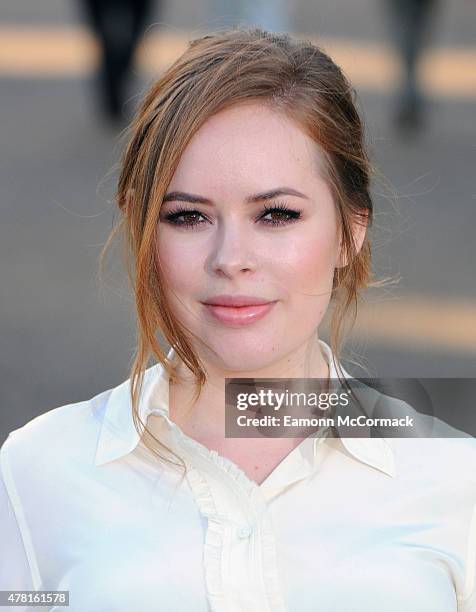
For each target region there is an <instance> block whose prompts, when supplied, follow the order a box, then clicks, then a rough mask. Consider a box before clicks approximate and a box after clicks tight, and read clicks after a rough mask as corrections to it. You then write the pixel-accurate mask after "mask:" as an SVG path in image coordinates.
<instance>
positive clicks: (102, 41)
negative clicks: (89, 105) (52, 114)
mask: <svg viewBox="0 0 476 612" xmlns="http://www.w3.org/2000/svg"><path fill="white" fill-rule="evenodd" d="M80 6H81V9H82V11H83V14H84V16H85V18H86V20H87V21H88V23H89V24H90V26H91V28H92V29H93V31H94V33H95V34H96V36H97V39H98V42H99V45H100V50H101V64H100V68H99V72H98V75H97V77H98V78H97V87H98V97H99V104H100V107H101V110H102V112H103V114H104V115H105V117H106V118H107V119H108V120H111V121H113V122H118V121H120V120H121V119H122V118H123V111H124V109H123V104H124V100H125V96H126V87H127V78H128V74H129V70H130V67H131V64H132V61H133V57H134V52H135V50H136V47H137V45H138V43H139V41H140V38H141V36H142V34H143V32H144V29H145V27H146V25H147V19H148V17H149V15H150V11H151V7H152V0H80Z"/></svg>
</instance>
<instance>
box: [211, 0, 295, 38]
mask: <svg viewBox="0 0 476 612" xmlns="http://www.w3.org/2000/svg"><path fill="white" fill-rule="evenodd" d="M291 5H292V1H291V0H288V1H286V0H241V1H240V2H235V1H234V0H212V2H211V5H210V9H211V22H212V24H213V25H214V26H215V27H217V26H219V27H226V26H234V25H244V26H246V25H251V26H255V27H259V28H262V29H265V30H269V31H272V32H285V31H287V30H289V12H290V9H291Z"/></svg>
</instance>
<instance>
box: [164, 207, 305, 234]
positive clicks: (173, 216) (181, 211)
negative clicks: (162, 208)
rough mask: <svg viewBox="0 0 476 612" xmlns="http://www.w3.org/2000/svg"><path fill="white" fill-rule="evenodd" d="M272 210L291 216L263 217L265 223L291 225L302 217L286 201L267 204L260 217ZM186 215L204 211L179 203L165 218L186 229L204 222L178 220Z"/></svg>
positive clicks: (199, 213)
mask: <svg viewBox="0 0 476 612" xmlns="http://www.w3.org/2000/svg"><path fill="white" fill-rule="evenodd" d="M270 212H279V213H285V214H287V215H288V216H289V217H288V219H285V220H284V221H283V220H280V221H272V220H269V219H268V220H264V219H263V223H264V224H265V225H274V226H276V225H289V224H291V223H295V222H296V221H297V220H298V219H300V217H301V212H302V211H300V210H294V209H292V208H288V206H287V204H286V203H285V202H276V204H273V205H272V206H268V205H266V204H265V205H264V213H263V214H262V215H261V217H258V219H262V218H263V217H264V216H266V215H268V214H269V213H270ZM186 215H202V213H201V212H200V211H198V210H188V209H186V208H184V207H183V206H180V205H179V206H178V207H177V208H176V209H175V210H173V211H170V212H169V213H167V215H165V220H166V221H168V222H169V223H172V224H173V225H177V226H178V227H183V228H185V229H192V228H194V227H195V226H197V225H199V224H200V223H203V222H202V221H196V222H194V223H187V222H185V221H178V218H179V217H182V216H184V217H185V216H186ZM202 216H204V215H202Z"/></svg>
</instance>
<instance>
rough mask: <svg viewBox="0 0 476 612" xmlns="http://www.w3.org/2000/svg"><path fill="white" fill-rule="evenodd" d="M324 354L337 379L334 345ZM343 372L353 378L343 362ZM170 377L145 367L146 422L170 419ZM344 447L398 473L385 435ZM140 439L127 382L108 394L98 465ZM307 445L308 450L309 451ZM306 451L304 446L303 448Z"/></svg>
mask: <svg viewBox="0 0 476 612" xmlns="http://www.w3.org/2000/svg"><path fill="white" fill-rule="evenodd" d="M319 343H320V345H321V349H322V352H323V355H324V357H325V359H326V361H327V363H328V365H329V376H330V378H331V379H337V378H338V375H337V368H336V365H335V360H334V356H333V354H332V350H331V348H330V347H329V346H328V345H327V344H326V343H325V342H324V341H323V340H319ZM167 359H168V360H169V361H170V362H171V363H173V362H174V361H175V360H176V359H177V355H176V353H175V351H174V349H173V348H171V349H170V350H169V352H168V354H167ZM340 369H341V370H342V374H343V375H344V377H345V378H346V379H351V378H352V376H350V374H348V373H347V372H346V371H345V370H344V368H343V367H342V365H341V368H340ZM168 406H169V384H168V376H167V372H166V370H165V368H164V367H163V365H162V364H156V365H154V366H152V367H150V368H148V369H146V370H145V373H144V380H143V384H142V390H141V396H140V400H139V410H138V411H139V416H140V419H141V421H142V422H143V423H146V422H147V418H148V417H149V415H151V414H162V415H164V416H165V417H166V418H168V412H169V408H168ZM319 440H320V437H315V438H314V440H313V442H312V449H313V450H312V453H313V457H315V455H316V453H317V447H318V445H319ZM339 440H340V441H341V442H342V445H343V446H344V448H345V449H346V450H347V451H348V452H349V453H350V454H351V455H352V456H353V457H355V458H356V459H358V460H359V461H361V462H363V463H366V464H367V465H370V466H372V467H374V468H377V469H379V470H381V471H382V472H384V473H385V474H388V475H389V476H395V459H394V455H393V451H392V448H391V446H390V444H389V443H388V441H387V440H386V439H385V438H382V437H378V438H348V437H339ZM139 441H140V437H139V434H138V432H137V430H136V428H135V425H134V421H133V418H132V404H131V400H130V380H126V381H124V382H123V383H122V384H120V385H119V386H117V387H115V388H114V389H112V390H111V392H110V393H109V396H108V398H107V400H106V405H105V408H104V417H103V421H102V424H101V431H100V434H99V441H98V445H97V449H96V455H95V464H96V465H97V466H99V465H103V464H105V463H107V462H109V461H113V460H115V459H119V458H120V457H123V456H124V455H127V454H128V453H131V452H132V451H133V450H134V449H135V448H136V446H137V445H138V443H139ZM307 448H308V447H306V452H307ZM303 450H304V449H303Z"/></svg>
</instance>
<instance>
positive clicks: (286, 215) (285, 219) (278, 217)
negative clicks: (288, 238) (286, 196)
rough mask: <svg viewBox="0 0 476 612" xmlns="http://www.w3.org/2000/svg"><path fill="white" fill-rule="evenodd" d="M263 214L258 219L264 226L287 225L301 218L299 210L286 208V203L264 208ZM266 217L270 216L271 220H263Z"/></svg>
mask: <svg viewBox="0 0 476 612" xmlns="http://www.w3.org/2000/svg"><path fill="white" fill-rule="evenodd" d="M264 210H265V213H264V214H263V215H262V216H261V217H260V219H261V220H262V221H263V223H265V224H266V225H287V224H289V223H294V222H296V221H297V220H298V219H299V218H300V217H301V211H300V210H294V209H292V208H288V206H287V205H286V203H284V202H283V203H279V202H278V203H276V204H273V205H272V206H267V205H266V204H265V206H264ZM268 215H272V216H273V218H272V219H265V217H267V216H268Z"/></svg>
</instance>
